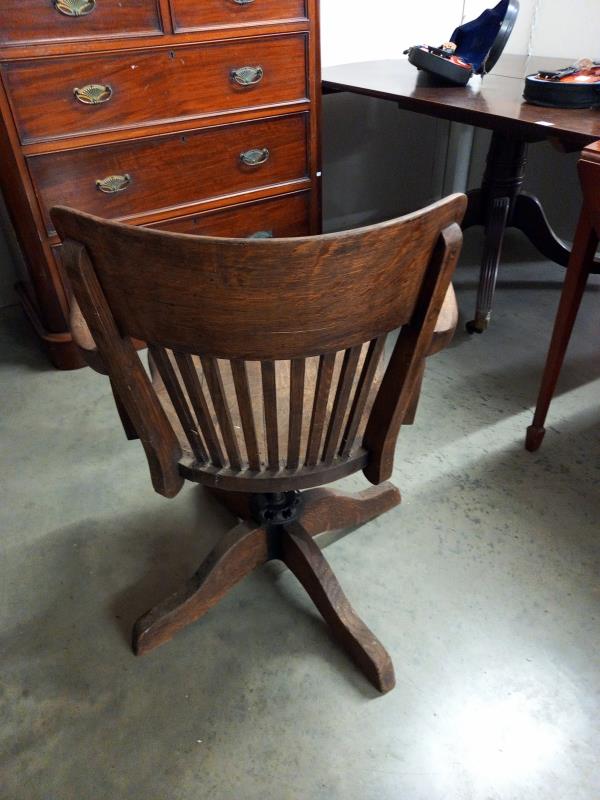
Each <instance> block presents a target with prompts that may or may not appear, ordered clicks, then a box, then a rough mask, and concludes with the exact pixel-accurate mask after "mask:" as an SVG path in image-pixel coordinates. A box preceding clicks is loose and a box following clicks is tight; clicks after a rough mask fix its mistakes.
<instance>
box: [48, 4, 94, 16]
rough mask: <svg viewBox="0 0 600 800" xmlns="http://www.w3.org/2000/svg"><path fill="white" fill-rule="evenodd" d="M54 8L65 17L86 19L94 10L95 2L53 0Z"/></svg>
mask: <svg viewBox="0 0 600 800" xmlns="http://www.w3.org/2000/svg"><path fill="white" fill-rule="evenodd" d="M54 8H55V9H56V10H57V11H59V12H60V13H61V14H64V15H65V17H87V15H88V14H91V13H92V11H93V10H94V9H95V8H96V0H54Z"/></svg>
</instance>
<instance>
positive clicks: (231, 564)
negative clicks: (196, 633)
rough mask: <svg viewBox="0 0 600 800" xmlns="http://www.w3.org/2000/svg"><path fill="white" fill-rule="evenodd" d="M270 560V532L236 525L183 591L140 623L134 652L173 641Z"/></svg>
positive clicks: (145, 650)
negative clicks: (178, 633)
mask: <svg viewBox="0 0 600 800" xmlns="http://www.w3.org/2000/svg"><path fill="white" fill-rule="evenodd" d="M268 558H269V554H268V546H267V533H266V530H265V529H264V528H260V527H257V526H256V525H249V524H247V523H245V522H241V523H240V524H239V525H236V526H235V527H234V528H232V529H231V530H230V531H229V532H228V533H227V534H226V535H225V536H224V537H223V538H222V539H221V541H220V542H219V543H218V544H217V545H216V546H215V547H214V548H213V550H211V552H210V553H209V554H208V556H207V558H206V559H205V560H204V562H203V563H202V564H201V565H200V567H199V569H198V570H197V572H196V573H195V574H194V575H193V576H192V577H191V578H190V579H189V580H188V581H187V583H186V584H185V586H183V588H182V589H180V590H179V591H178V592H175V594H173V595H171V596H170V597H168V598H166V599H165V600H163V601H162V603H159V604H158V605H157V606H155V607H154V608H153V609H151V610H150V611H148V612H147V613H146V614H144V615H143V616H141V617H140V618H139V619H138V620H137V622H136V623H135V625H134V626H133V635H132V646H133V651H134V653H135V654H136V655H144V654H145V653H148V652H150V650H153V649H154V648H155V647H158V646H159V645H161V644H164V642H167V641H169V639H171V638H172V637H173V636H174V634H175V633H177V631H178V630H180V629H181V628H183V627H185V626H186V625H189V624H191V623H192V622H194V621H195V620H197V619H198V618H199V617H201V616H202V615H203V614H205V613H206V612H207V611H208V610H209V608H211V607H212V606H214V605H215V603H217V602H218V601H219V600H220V599H221V598H222V597H223V595H225V594H226V593H227V592H228V591H229V590H230V589H231V588H232V587H233V586H235V584H236V583H238V582H239V581H241V580H242V578H244V577H245V576H246V575H247V574H248V573H249V572H252V570H254V569H255V568H256V567H258V566H260V565H261V564H264V562H265V561H267V560H268Z"/></svg>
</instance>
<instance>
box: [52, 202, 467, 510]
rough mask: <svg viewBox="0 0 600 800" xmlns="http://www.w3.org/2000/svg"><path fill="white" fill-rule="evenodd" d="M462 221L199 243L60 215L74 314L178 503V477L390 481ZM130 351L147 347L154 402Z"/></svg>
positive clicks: (435, 213) (445, 218)
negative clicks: (360, 473) (353, 476)
mask: <svg viewBox="0 0 600 800" xmlns="http://www.w3.org/2000/svg"><path fill="white" fill-rule="evenodd" d="M464 207H465V200H464V196H462V195H454V196H452V197H450V198H447V199H446V200H444V201H440V202H439V203H436V204H434V205H433V206H431V207H429V208H428V209H424V210H423V211H420V212H416V213H415V214H411V215H408V216H406V217H403V218H400V219H398V220H391V221H389V222H385V223H380V224H379V225H374V226H369V227H367V228H363V229H358V230H355V231H348V232H344V233H340V234H325V235H322V236H313V237H303V238H297V239H287V240H278V239H271V240H236V239H232V240H227V239H216V238H211V237H192V236H185V235H178V234H171V233H166V232H160V231H154V230H148V229H141V228H134V227H130V226H126V225H120V224H118V223H110V222H106V221H104V220H99V219H97V218H94V217H91V216H89V215H86V214H82V213H79V212H76V211H73V210H71V209H66V208H55V209H53V212H52V218H53V220H54V223H55V225H56V228H57V230H58V231H59V233H60V235H61V237H62V238H63V240H64V241H66V243H67V245H66V247H65V261H66V268H67V271H68V274H69V278H70V280H71V283H72V286H73V290H74V293H75V296H76V299H77V301H78V303H79V306H80V307H81V311H82V314H83V317H84V318H85V320H86V322H87V324H88V325H89V328H90V330H91V333H92V336H93V337H94V340H95V341H96V343H97V346H98V350H99V351H100V354H101V356H102V360H103V363H104V364H105V365H106V368H107V371H108V373H109V375H110V378H111V382H112V383H113V386H114V387H115V393H116V395H118V398H119V401H120V402H121V403H122V404H123V405H124V407H125V409H126V410H127V412H128V413H129V414H130V417H131V419H132V421H133V424H134V427H135V429H136V431H137V432H138V434H141V435H140V438H142V440H143V442H144V446H145V448H146V452H147V453H148V457H149V461H151V471H152V470H153V472H152V474H153V480H154V485H155V488H157V491H161V492H162V493H163V494H173V493H175V491H177V490H178V486H179V485H180V481H179V480H178V479H177V478H176V477H175V476H176V475H179V476H183V477H186V478H190V479H192V480H196V481H199V482H203V483H207V484H209V485H213V486H219V487H221V488H225V489H232V490H239V491H250V492H257V491H267V492H268V491H280V490H287V489H291V488H297V489H301V488H307V487H309V486H313V485H319V484H322V483H324V482H328V481H331V480H336V479H337V478H339V477H342V476H343V475H346V474H350V473H351V472H354V471H356V470H358V469H363V470H364V471H365V474H366V475H367V477H368V478H369V479H370V480H372V481H373V482H380V481H381V480H384V479H385V478H386V476H387V475H389V472H390V471H391V457H390V452H391V451H393V445H394V444H395V439H396V437H397V434H398V430H399V427H400V422H399V420H401V415H402V408H403V407H405V406H406V405H407V403H408V400H409V395H410V388H411V385H412V383H413V382H414V381H415V380H416V379H417V377H418V374H419V368H420V365H421V364H422V361H423V359H424V357H425V354H426V350H427V347H428V345H429V342H430V340H431V336H432V334H433V328H434V325H435V321H436V319H437V315H438V314H439V310H440V308H441V305H442V302H443V298H444V296H445V293H446V290H447V287H448V284H449V281H450V277H451V274H452V271H453V269H454V265H455V263H456V259H457V256H458V252H459V249H460V244H461V233H460V228H459V223H460V220H461V218H462V214H463V213H464ZM92 284H93V287H92ZM90 287H92V288H90ZM92 289H93V290H92ZM99 312H100V313H99ZM102 319H106V320H107V321H108V323H109V325H108V327H107V325H105V326H104V330H101V329H99V326H100V325H101V322H99V320H100V321H101V320H102ZM398 328H400V329H401V332H400V335H399V337H398V339H397V342H396V344H395V345H394V348H393V350H392V352H391V355H390V359H389V364H388V365H387V367H386V365H385V359H384V350H385V342H386V337H387V335H388V334H389V333H390V332H391V331H393V330H395V329H398ZM130 338H134V339H139V340H142V341H145V342H147V343H148V345H149V351H148V352H149V359H150V362H151V369H152V372H153V375H154V380H153V382H152V384H151V387H152V389H151V391H153V392H154V398H150V397H149V396H148V391H149V389H148V386H149V385H150V384H149V382H148V381H147V376H146V381H145V382H144V378H143V376H144V375H145V370H144V368H143V366H142V364H141V362H140V360H139V357H138V355H137V354H136V352H135V350H134V348H133V346H132V344H131V342H130ZM119 353H120V354H121V358H120V360H119V357H118V355H119ZM123 354H126V356H125V357H123ZM134 383H137V384H141V383H143V384H144V386H145V387H146V388H145V390H144V392H143V396H140V395H139V394H136V393H135V392H133V391H132V386H133V384H134ZM156 401H158V403H157V402H156ZM157 415H159V416H160V418H161V425H160V426H159V429H157V430H154V433H152V423H151V422H149V421H148V420H149V419H150V418H152V417H156V416H157ZM168 429H170V430H171V432H172V433H173V434H174V435H173V436H172V437H171V435H170V434H168V433H165V430H168ZM172 439H177V440H178V441H179V443H180V446H181V450H182V451H183V454H181V453H178V452H177V448H171V449H172V455H171V464H170V465H169V463H168V459H167V461H165V458H164V457H162V456H161V457H160V458H157V453H158V454H162V452H163V450H165V447H166V442H167V440H168V442H169V443H170V444H172ZM167 450H168V448H167ZM165 452H166V450H165ZM153 464H154V466H152V465H153Z"/></svg>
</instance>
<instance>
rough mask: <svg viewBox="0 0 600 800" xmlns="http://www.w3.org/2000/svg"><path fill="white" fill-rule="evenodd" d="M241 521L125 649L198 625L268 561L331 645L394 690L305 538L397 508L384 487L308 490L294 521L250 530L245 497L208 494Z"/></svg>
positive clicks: (386, 664)
mask: <svg viewBox="0 0 600 800" xmlns="http://www.w3.org/2000/svg"><path fill="white" fill-rule="evenodd" d="M210 491H211V494H212V495H213V496H214V497H215V499H217V500H218V501H219V502H221V503H223V504H224V505H225V506H226V508H228V509H229V511H231V512H232V513H233V514H235V515H236V516H238V517H240V518H241V519H242V520H243V521H241V522H240V523H239V524H238V525H237V526H235V527H234V528H232V529H231V530H230V531H229V533H227V534H226V535H225V536H224V537H223V538H222V539H221V541H220V542H219V543H218V544H217V545H216V546H215V547H214V548H213V550H212V551H211V552H210V553H209V555H208V557H207V558H206V559H205V561H204V562H203V563H202V564H201V566H200V567H199V569H198V570H197V571H196V573H195V574H194V575H193V576H192V578H191V579H190V580H188V581H187V582H186V583H185V584H184V586H183V587H182V588H181V589H180V590H179V591H178V592H175V593H174V594H172V595H171V596H170V597H168V598H167V599H166V600H164V601H163V602H161V603H159V604H158V605H157V606H155V607H154V608H153V609H151V610H150V611H149V612H147V613H146V614H144V615H143V616H142V617H141V618H140V619H139V620H138V621H137V622H136V624H135V626H134V630H133V649H134V651H135V652H136V653H137V654H138V655H143V654H144V653H148V652H150V650H152V649H154V648H155V647H157V646H159V645H161V644H164V643H165V642H167V641H168V640H169V639H171V638H172V637H173V636H174V634H175V633H177V631H179V630H180V629H181V628H183V627H184V626H187V625H189V624H191V623H192V622H194V621H195V620H197V619H199V618H200V617H201V616H202V615H203V614H205V613H206V612H207V611H208V610H209V609H210V608H211V607H212V606H213V605H214V604H215V603H217V602H218V600H219V599H220V598H221V597H222V596H223V595H224V594H225V593H226V592H227V591H229V590H230V589H231V588H232V587H233V586H234V585H235V584H236V583H238V582H239V581H240V580H241V579H242V578H243V577H244V576H245V575H247V574H248V573H249V572H250V571H252V570H253V569H255V568H256V567H258V566H260V565H261V564H263V563H264V562H266V561H268V560H270V559H280V560H282V561H283V562H284V563H285V564H286V565H287V566H288V567H289V568H290V569H291V570H292V572H293V573H294V574H295V575H296V577H297V578H298V579H299V581H300V582H301V584H302V585H303V586H304V588H305V589H306V590H307V592H308V594H309V595H310V597H311V598H312V600H313V602H314V603H315V605H316V606H317V608H318V610H319V611H320V613H321V614H322V616H323V618H324V619H325V621H326V622H327V623H328V624H329V626H330V629H331V632H332V634H333V635H334V637H335V638H336V639H337V640H338V641H339V642H340V643H341V644H342V646H343V647H344V648H345V649H346V650H347V652H348V653H349V655H350V656H351V658H352V659H353V660H354V661H355V662H356V664H357V665H358V667H359V668H360V669H361V670H362V672H363V673H364V674H365V676H366V677H367V678H368V680H370V681H371V683H373V685H374V686H375V687H376V688H377V689H378V690H379V691H380V692H382V693H384V692H388V691H390V689H392V688H393V687H394V683H395V678H394V668H393V665H392V662H391V659H390V657H389V655H388V654H387V652H386V651H385V649H384V648H383V646H382V645H381V643H380V642H379V640H378V639H377V638H376V637H375V636H374V634H373V633H372V631H370V630H369V628H368V627H367V626H366V625H365V624H364V622H363V621H362V620H361V619H360V618H359V617H358V616H357V614H356V612H355V611H354V609H353V608H352V606H351V605H350V603H349V601H348V599H347V598H346V596H345V594H344V592H343V591H342V589H341V587H340V585H339V583H338V581H337V579H336V577H335V575H334V574H333V572H332V570H331V568H330V566H329V564H328V563H327V561H326V559H325V557H324V556H323V554H322V552H321V550H320V549H319V547H318V545H316V544H315V543H314V542H313V540H312V536H314V535H315V534H316V533H319V532H321V530H325V529H328V528H327V527H324V526H330V529H334V528H339V527H341V526H342V525H343V526H346V525H357V524H361V523H362V522H365V521H367V520H368V519H372V518H373V517H375V516H377V515H379V514H381V513H383V512H384V511H386V510H388V509H390V508H392V507H393V506H395V505H397V504H398V503H399V502H400V495H399V492H398V490H397V489H396V488H395V487H394V486H392V485H391V484H385V485H383V486H381V487H376V488H371V489H367V490H365V491H364V492H359V493H358V494H357V495H349V494H346V493H340V492H332V491H327V490H321V489H316V490H312V491H309V492H307V493H305V495H304V497H303V503H302V505H301V514H300V518H299V519H298V520H296V521H293V522H290V523H288V524H285V525H276V526H271V527H267V528H262V527H257V524H256V523H253V522H252V521H251V517H252V513H253V509H252V495H250V494H245V493H242V492H227V491H223V490H221V489H211V490H210Z"/></svg>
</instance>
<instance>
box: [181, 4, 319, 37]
mask: <svg viewBox="0 0 600 800" xmlns="http://www.w3.org/2000/svg"><path fill="white" fill-rule="evenodd" d="M170 3H171V8H172V13H173V21H174V24H175V30H176V31H190V30H199V29H202V28H212V27H229V26H235V27H240V28H243V27H244V26H247V25H257V24H259V23H261V22H266V21H284V20H288V19H289V20H291V19H303V18H305V17H306V14H307V9H306V7H305V3H304V0H259V2H256V0H255V2H253V3H249V4H247V5H238V4H237V3H234V2H233V0H228V1H227V2H223V0H204V1H203V2H202V3H198V2H197V0H170Z"/></svg>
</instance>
